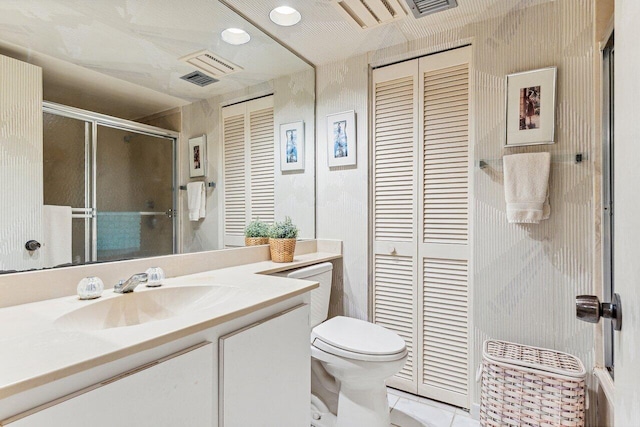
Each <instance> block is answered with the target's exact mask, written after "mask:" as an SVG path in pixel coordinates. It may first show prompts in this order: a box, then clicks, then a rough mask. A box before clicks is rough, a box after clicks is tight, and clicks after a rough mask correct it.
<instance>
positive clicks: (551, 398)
mask: <svg viewBox="0 0 640 427" xmlns="http://www.w3.org/2000/svg"><path fill="white" fill-rule="evenodd" d="M482 353H483V357H482V387H481V395H480V425H483V426H495V427H499V426H584V423H585V420H584V410H585V377H586V371H585V368H584V366H583V365H582V362H580V360H579V359H577V358H576V357H574V356H572V355H570V354H567V353H561V352H559V351H555V350H548V349H544V348H538V347H528V346H524V345H520V344H514V343H510V342H505V341H496V340H487V341H485V342H484V349H483V352H482Z"/></svg>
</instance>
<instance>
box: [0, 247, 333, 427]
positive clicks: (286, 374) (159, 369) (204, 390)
mask: <svg viewBox="0 0 640 427" xmlns="http://www.w3.org/2000/svg"><path fill="white" fill-rule="evenodd" d="M318 248H320V249H321V250H328V251H327V252H324V251H318ZM327 248H330V249H327ZM263 249H265V248H242V249H234V250H229V251H227V250H224V251H215V252H211V253H209V257H210V258H211V260H210V261H211V262H210V264H214V265H215V264H219V265H222V266H225V267H223V268H218V269H215V270H208V271H202V272H197V273H192V274H184V273H187V272H185V271H180V273H181V274H180V275H179V277H172V278H171V279H167V280H166V281H165V284H164V285H163V286H162V287H161V288H157V289H152V288H142V287H139V288H137V289H136V290H135V292H133V293H132V294H124V295H122V294H115V293H113V292H112V291H111V290H110V289H108V290H106V291H105V292H104V294H103V297H102V298H99V299H97V300H91V301H80V300H78V299H77V297H76V296H75V295H71V296H64V297H61V298H54V299H46V300H41V301H33V302H30V303H26V304H20V305H14V306H11V307H5V308H2V309H0V324H2V325H5V326H4V327H2V328H1V329H0V346H2V352H1V353H0V420H2V421H0V424H1V425H9V426H16V427H21V426H43V425H65V426H86V425H92V426H113V425H122V426H126V425H136V426H146V425H149V426H151V425H189V426H244V425H278V426H292V427H298V426H300V425H304V424H305V423H306V422H307V421H308V417H309V393H310V385H309V369H310V368H309V366H310V354H309V352H310V350H309V305H308V303H309V291H310V290H312V289H314V288H315V287H316V286H317V284H316V283H314V282H310V281H304V280H296V279H287V278H282V277H274V276H268V275H267V274H271V273H274V272H277V271H282V270H287V269H291V268H296V267H301V266H305V265H310V264H314V263H318V262H322V261H327V260H332V259H337V258H340V257H341V245H340V243H339V242H333V244H329V245H326V246H322V244H320V242H316V241H312V242H305V243H303V244H302V245H300V251H298V253H296V257H295V259H294V262H293V263H287V264H276V263H273V262H271V261H268V255H266V254H267V252H264V253H263V252H262V250H263ZM243 253H244V254H245V255H246V256H244V257H242V256H241V255H242V254H243ZM185 256H186V255H178V256H168V257H162V258H158V259H155V260H152V261H149V260H148V259H147V260H134V261H128V262H125V263H111V264H105V265H97V266H86V267H75V268H73V269H77V268H83V269H84V268H91V267H94V269H97V270H100V269H101V268H106V267H108V266H111V267H110V268H111V269H112V270H113V269H114V268H117V267H118V266H119V264H126V263H131V262H133V263H134V264H135V263H137V262H142V263H144V264H145V265H150V264H149V263H150V262H151V263H153V262H154V261H155V264H154V265H160V266H161V267H163V268H165V271H167V273H168V275H171V276H175V274H173V272H172V271H171V270H172V269H171V265H172V263H174V262H175V259H172V258H174V257H183V261H184V257H185ZM197 256H200V257H201V256H205V255H204V254H198V255H197ZM221 257H222V258H225V257H226V258H225V260H221ZM243 258H244V259H245V260H252V261H256V260H257V262H251V263H248V264H243V263H242V261H240V260H241V259H243ZM260 258H266V259H263V260H259V259H260ZM234 260H235V261H234ZM163 264H164V266H163ZM180 264H181V265H182V267H181V268H182V269H183V270H184V269H185V268H187V267H184V264H185V263H184V262H183V263H180ZM229 264H232V265H229ZM128 267H132V266H131V265H129V266H128ZM200 268H202V267H200ZM192 269H193V267H192ZM122 270H123V271H124V270H126V268H123V269H122ZM178 270H180V269H176V271H178ZM25 274H30V273H25ZM33 274H40V275H43V274H44V275H46V272H34V273H33ZM96 274H97V273H96ZM0 290H1V286H0Z"/></svg>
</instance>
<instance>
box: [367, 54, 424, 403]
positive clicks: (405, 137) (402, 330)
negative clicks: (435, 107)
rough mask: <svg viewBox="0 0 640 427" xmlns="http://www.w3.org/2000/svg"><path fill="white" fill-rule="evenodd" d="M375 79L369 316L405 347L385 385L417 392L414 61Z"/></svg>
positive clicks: (376, 73) (378, 73) (376, 74)
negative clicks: (396, 369) (397, 367)
mask: <svg viewBox="0 0 640 427" xmlns="http://www.w3.org/2000/svg"><path fill="white" fill-rule="evenodd" d="M373 83H374V98H373V101H374V102H373V129H374V134H373V165H372V166H373V168H372V169H373V170H372V174H373V175H372V186H373V197H372V202H373V204H372V209H373V221H372V224H373V234H374V239H375V241H374V259H373V264H374V265H373V271H374V274H373V288H372V295H373V298H372V300H373V301H372V306H373V310H372V318H373V319H372V320H373V321H374V322H375V323H377V324H379V325H382V326H384V327H386V328H389V329H391V330H392V331H395V332H396V333H398V334H399V335H400V336H401V337H402V338H403V339H404V340H405V342H406V344H407V348H408V350H409V355H408V358H407V362H406V364H405V366H404V367H403V368H402V370H401V371H400V372H399V373H398V374H397V375H395V376H394V377H393V378H391V379H389V380H388V381H387V384H389V385H391V386H393V387H397V388H400V389H402V390H405V391H409V392H412V393H417V391H418V389H417V377H418V365H417V363H416V353H415V348H416V345H417V341H418V328H417V326H416V314H417V307H418V305H417V298H416V285H415V284H416V277H417V275H416V265H415V260H416V259H417V258H416V254H417V250H416V240H415V236H416V233H417V230H418V228H417V224H416V223H415V222H416V221H415V218H416V216H417V206H418V205H417V203H416V200H415V199H416V193H417V192H416V188H418V187H417V177H416V170H417V169H418V162H417V157H416V155H415V150H416V149H417V147H418V145H417V140H418V133H417V126H416V124H417V118H418V98H417V96H418V95H417V94H418V67H417V63H416V62H414V63H403V64H396V65H392V66H389V67H384V68H383V69H378V70H374V82H373ZM418 354H420V351H418Z"/></svg>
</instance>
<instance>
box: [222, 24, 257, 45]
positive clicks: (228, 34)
mask: <svg viewBox="0 0 640 427" xmlns="http://www.w3.org/2000/svg"><path fill="white" fill-rule="evenodd" d="M220 35H221V36H222V40H223V41H225V42H227V43H229V44H233V45H239V44H245V43H248V42H249V40H251V36H250V35H249V33H247V32H246V31H245V30H241V29H240V28H227V29H226V30H224V31H223V32H222V33H221V34H220Z"/></svg>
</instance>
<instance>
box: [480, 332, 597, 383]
mask: <svg viewBox="0 0 640 427" xmlns="http://www.w3.org/2000/svg"><path fill="white" fill-rule="evenodd" d="M482 354H483V357H484V358H486V359H488V360H491V361H494V362H502V363H509V364H511V365H516V366H522V367H528V368H532V369H537V370H541V371H546V372H553V373H556V374H560V375H565V376H567V377H576V378H578V377H584V376H585V375H586V373H587V371H586V369H585V368H584V365H583V364H582V362H581V361H580V359H578V358H577V357H575V356H573V355H571V354H568V353H563V352H561V351H556V350H550V349H548V348H540V347H531V346H527V345H522V344H516V343H512V342H508V341H498V340H486V341H485V342H484V346H483V350H482Z"/></svg>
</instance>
